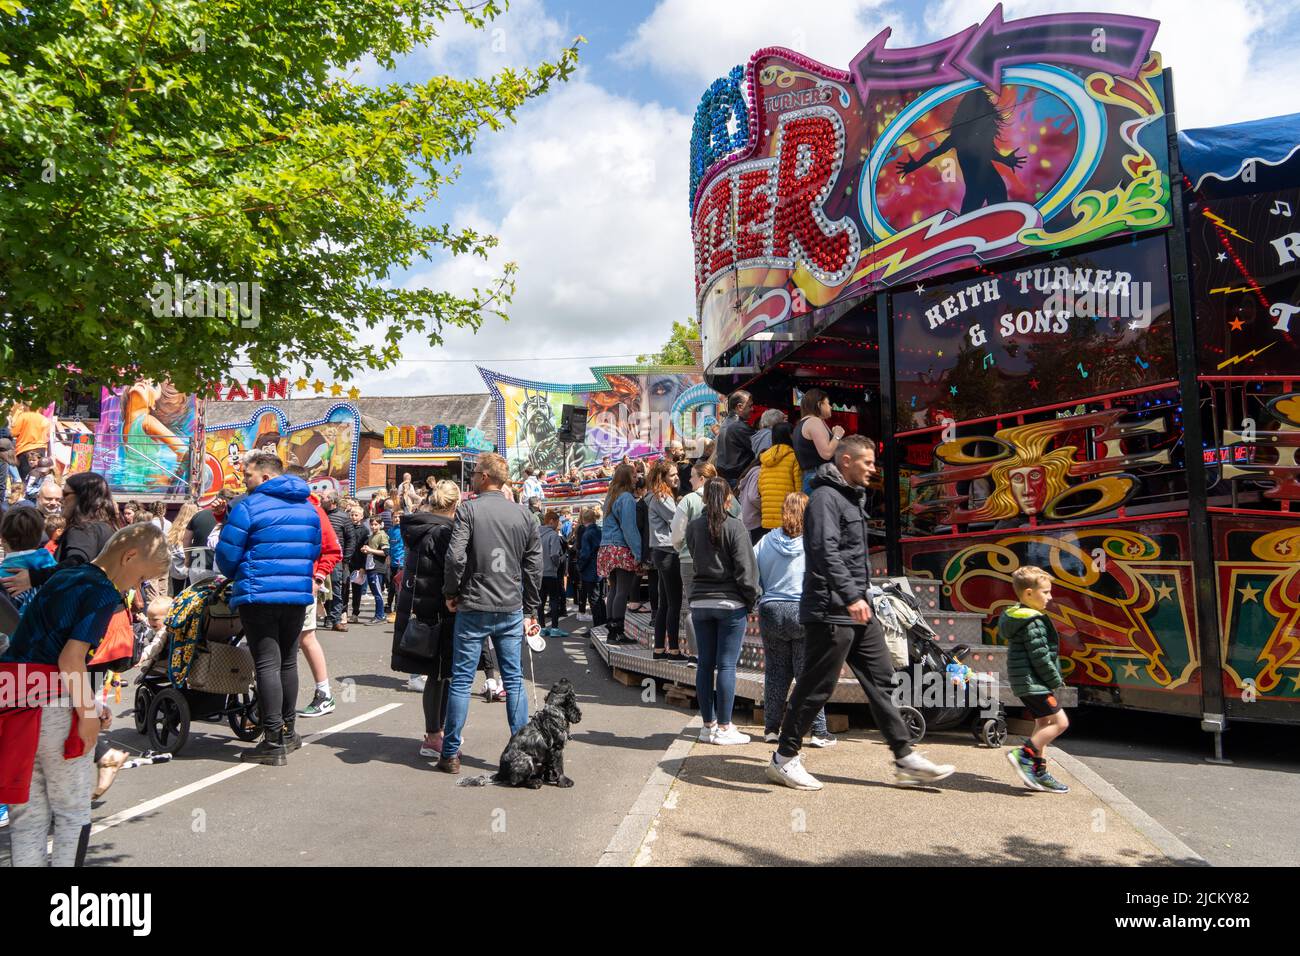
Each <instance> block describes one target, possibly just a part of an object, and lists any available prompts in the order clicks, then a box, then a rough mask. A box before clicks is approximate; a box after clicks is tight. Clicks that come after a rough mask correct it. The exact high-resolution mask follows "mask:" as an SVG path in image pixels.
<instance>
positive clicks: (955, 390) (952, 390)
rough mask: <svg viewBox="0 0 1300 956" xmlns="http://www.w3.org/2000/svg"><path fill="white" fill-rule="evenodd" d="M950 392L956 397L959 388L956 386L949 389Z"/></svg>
mask: <svg viewBox="0 0 1300 956" xmlns="http://www.w3.org/2000/svg"><path fill="white" fill-rule="evenodd" d="M948 391H950V392H952V393H953V394H954V395H956V394H957V386H956V385H954V386H952V387H951V388H949V389H948Z"/></svg>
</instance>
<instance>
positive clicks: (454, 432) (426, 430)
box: [384, 425, 493, 451]
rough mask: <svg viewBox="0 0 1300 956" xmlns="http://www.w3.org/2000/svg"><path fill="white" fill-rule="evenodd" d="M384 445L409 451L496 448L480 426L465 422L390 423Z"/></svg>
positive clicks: (385, 432)
mask: <svg viewBox="0 0 1300 956" xmlns="http://www.w3.org/2000/svg"><path fill="white" fill-rule="evenodd" d="M384 447H385V448H391V449H401V450H409V451H428V450H441V449H444V448H445V449H449V450H451V449H460V450H465V451H492V449H493V445H492V443H491V442H490V441H488V440H487V436H486V435H484V434H483V432H482V431H481V430H480V429H477V428H467V427H466V426H464V425H389V426H388V427H387V428H385V429H384Z"/></svg>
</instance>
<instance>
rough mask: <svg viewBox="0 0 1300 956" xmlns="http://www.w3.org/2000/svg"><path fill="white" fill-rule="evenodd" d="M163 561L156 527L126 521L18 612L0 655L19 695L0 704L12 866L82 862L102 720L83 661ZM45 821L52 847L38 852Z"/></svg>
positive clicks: (1, 775) (1, 772)
mask: <svg viewBox="0 0 1300 956" xmlns="http://www.w3.org/2000/svg"><path fill="white" fill-rule="evenodd" d="M168 564H169V554H168V551H167V540H166V538H165V537H164V536H163V532H162V529H160V528H159V527H158V526H157V525H154V524H146V523H138V524H133V525H129V526H128V527H126V528H123V529H122V530H120V531H118V532H117V533H116V534H114V535H113V536H112V537H111V538H109V539H108V542H107V543H106V544H105V545H104V549H103V550H102V551H101V552H100V553H99V555H98V556H96V557H95V559H94V560H93V561H91V562H90V563H89V564H84V565H77V566H74V567H70V568H64V569H63V570H60V571H56V572H55V573H54V575H53V576H51V577H50V579H49V580H48V581H47V582H46V583H45V584H44V585H43V586H42V587H41V588H40V590H39V591H37V593H36V595H35V597H33V598H32V599H31V601H30V602H29V603H28V605H27V607H26V608H25V609H24V610H23V615H22V618H21V619H20V620H19V622H18V626H17V627H16V628H14V633H13V636H12V638H11V640H10V646H9V649H8V650H7V651H6V652H5V654H4V656H3V657H0V671H3V672H4V673H3V674H2V675H0V676H2V677H3V678H4V680H5V682H6V683H7V684H9V686H11V687H14V688H18V689H21V691H22V693H23V694H24V695H25V696H24V700H23V701H22V702H21V703H20V704H18V706H9V707H6V708H4V709H0V722H3V724H4V726H3V727H0V736H2V737H3V738H4V740H5V746H4V747H3V748H0V802H8V803H9V804H10V818H11V823H10V829H9V832H10V847H11V859H12V861H13V865H14V866H44V865H47V859H48V860H49V861H51V862H52V863H53V865H54V866H73V865H79V864H80V863H81V862H82V858H83V857H84V855H85V850H86V841H87V840H88V838H89V835H90V792H91V786H92V784H93V779H92V778H93V766H94V750H95V738H96V737H97V736H98V734H99V731H100V728H101V721H100V718H99V713H98V708H97V705H96V700H95V694H94V691H93V690H92V689H91V685H90V678H89V674H87V672H86V662H87V659H88V657H89V655H90V653H91V651H93V650H94V649H95V648H96V647H98V646H99V643H100V641H102V640H103V638H104V633H105V632H106V631H107V630H108V622H109V620H110V619H111V618H112V617H113V614H114V613H115V612H116V611H117V609H118V608H119V607H121V606H122V592H124V591H126V590H129V589H130V588H137V587H139V586H140V584H141V582H142V581H146V580H150V579H153V578H157V577H161V576H162V575H163V574H165V573H166V570H167V567H168ZM110 720H111V718H110ZM51 820H53V823H54V851H53V856H52V857H50V858H47V851H46V840H47V835H48V834H49V830H50V822H51Z"/></svg>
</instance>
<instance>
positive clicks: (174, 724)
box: [145, 687, 190, 754]
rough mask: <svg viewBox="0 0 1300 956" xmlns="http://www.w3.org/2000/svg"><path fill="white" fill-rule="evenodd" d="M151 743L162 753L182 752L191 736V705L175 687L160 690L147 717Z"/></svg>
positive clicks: (147, 730) (146, 721) (151, 702)
mask: <svg viewBox="0 0 1300 956" xmlns="http://www.w3.org/2000/svg"><path fill="white" fill-rule="evenodd" d="M145 724H146V727H145V729H146V732H147V733H148V735H149V745H150V747H152V748H153V749H154V750H157V751H159V752H160V753H169V754H177V753H180V750H181V748H182V747H184V746H185V741H186V740H188V739H189V736H190V705H189V701H187V700H186V699H185V695H184V694H182V693H181V692H180V691H178V690H177V689H176V688H174V687H168V688H167V689H166V690H163V691H159V692H158V695H157V696H156V697H154V699H153V700H151V701H150V702H149V710H148V712H147V716H146V718H145Z"/></svg>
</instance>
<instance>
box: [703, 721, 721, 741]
mask: <svg viewBox="0 0 1300 956" xmlns="http://www.w3.org/2000/svg"><path fill="white" fill-rule="evenodd" d="M717 732H718V725H717V724H705V725H704V726H703V727H701V728H700V743H702V744H711V743H713V737H714V735H715V734H716V733H717Z"/></svg>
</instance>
